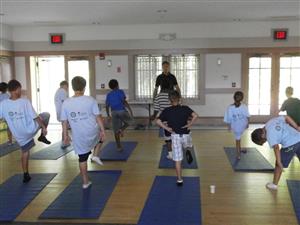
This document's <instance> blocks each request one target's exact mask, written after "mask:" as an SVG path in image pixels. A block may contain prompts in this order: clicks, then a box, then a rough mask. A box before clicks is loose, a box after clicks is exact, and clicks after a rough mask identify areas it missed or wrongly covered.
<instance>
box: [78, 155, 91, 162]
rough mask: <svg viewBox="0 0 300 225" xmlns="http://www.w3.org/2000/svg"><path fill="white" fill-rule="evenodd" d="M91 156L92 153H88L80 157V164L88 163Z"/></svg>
mask: <svg viewBox="0 0 300 225" xmlns="http://www.w3.org/2000/svg"><path fill="white" fill-rule="evenodd" d="M90 154H91V152H87V153H85V154H81V155H78V157H79V160H78V161H79V162H80V163H83V162H86V161H87V160H88V158H89V155H90Z"/></svg>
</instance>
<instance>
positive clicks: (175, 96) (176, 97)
mask: <svg viewBox="0 0 300 225" xmlns="http://www.w3.org/2000/svg"><path fill="white" fill-rule="evenodd" d="M169 98H170V101H171V105H172V106H171V107H168V108H166V109H165V110H164V111H163V112H162V113H161V114H160V116H159V118H158V119H157V124H158V125H159V126H160V127H162V128H164V129H165V130H167V131H168V132H170V133H171V139H172V150H173V154H172V156H173V160H174V161H175V163H176V174H177V185H179V186H180V185H182V184H183V180H182V171H181V161H182V160H183V150H184V149H185V150H186V158H187V161H188V162H189V163H191V162H192V161H193V158H192V154H191V148H192V147H193V145H192V138H191V135H190V128H191V126H192V125H193V123H194V122H195V121H196V119H197V118H198V115H197V114H196V113H195V112H194V111H193V110H192V109H191V108H189V107H188V106H182V105H180V94H179V92H177V91H171V92H170V94H169Z"/></svg>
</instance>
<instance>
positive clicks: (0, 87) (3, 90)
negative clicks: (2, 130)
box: [0, 82, 13, 145]
mask: <svg viewBox="0 0 300 225" xmlns="http://www.w3.org/2000/svg"><path fill="white" fill-rule="evenodd" d="M5 99H9V94H8V93H7V83H5V82H1V83H0V102H2V101H3V100H5ZM4 123H5V121H4ZM7 137H8V145H12V144H13V141H12V134H11V132H10V129H9V128H8V127H7Z"/></svg>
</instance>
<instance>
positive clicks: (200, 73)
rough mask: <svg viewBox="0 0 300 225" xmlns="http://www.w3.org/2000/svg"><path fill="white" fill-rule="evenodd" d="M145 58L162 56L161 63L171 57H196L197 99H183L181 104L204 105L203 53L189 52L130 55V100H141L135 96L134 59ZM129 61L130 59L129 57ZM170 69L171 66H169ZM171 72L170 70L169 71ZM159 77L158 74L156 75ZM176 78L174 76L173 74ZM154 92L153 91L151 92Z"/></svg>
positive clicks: (135, 76)
mask: <svg viewBox="0 0 300 225" xmlns="http://www.w3.org/2000/svg"><path fill="white" fill-rule="evenodd" d="M143 55H144V56H146V55H155V56H162V61H170V59H171V57H172V56H178V55H195V56H197V57H198V87H197V89H198V97H196V98H183V99H182V102H183V103H184V104H198V105H205V77H204V72H205V71H204V70H205V68H204V64H205V62H204V59H205V57H204V55H205V54H204V53H199V52H198V53H197V52H189V53H172V54H164V53H161V52H155V53H151V54H150V53H145V54H143V53H139V54H132V55H131V61H132V64H131V65H130V63H129V68H131V70H132V72H133V74H134V76H133V79H132V80H131V82H129V83H132V85H131V86H130V89H132V90H130V93H129V96H130V99H133V100H134V101H139V100H141V99H139V98H137V96H136V78H137V74H136V72H137V71H136V59H137V57H138V56H143ZM129 60H130V57H129ZM171 67H172V65H171ZM171 72H172V69H171ZM157 75H159V74H157ZM174 75H175V76H176V74H174ZM153 91H154V90H153ZM149 100H150V101H151V100H152V99H151V98H150V99H149Z"/></svg>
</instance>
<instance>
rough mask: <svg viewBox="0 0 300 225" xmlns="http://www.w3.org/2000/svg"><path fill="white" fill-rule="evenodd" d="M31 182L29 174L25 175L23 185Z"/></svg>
mask: <svg viewBox="0 0 300 225" xmlns="http://www.w3.org/2000/svg"><path fill="white" fill-rule="evenodd" d="M30 180H31V177H30V175H29V173H24V175H23V183H28V182H29V181H30Z"/></svg>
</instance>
